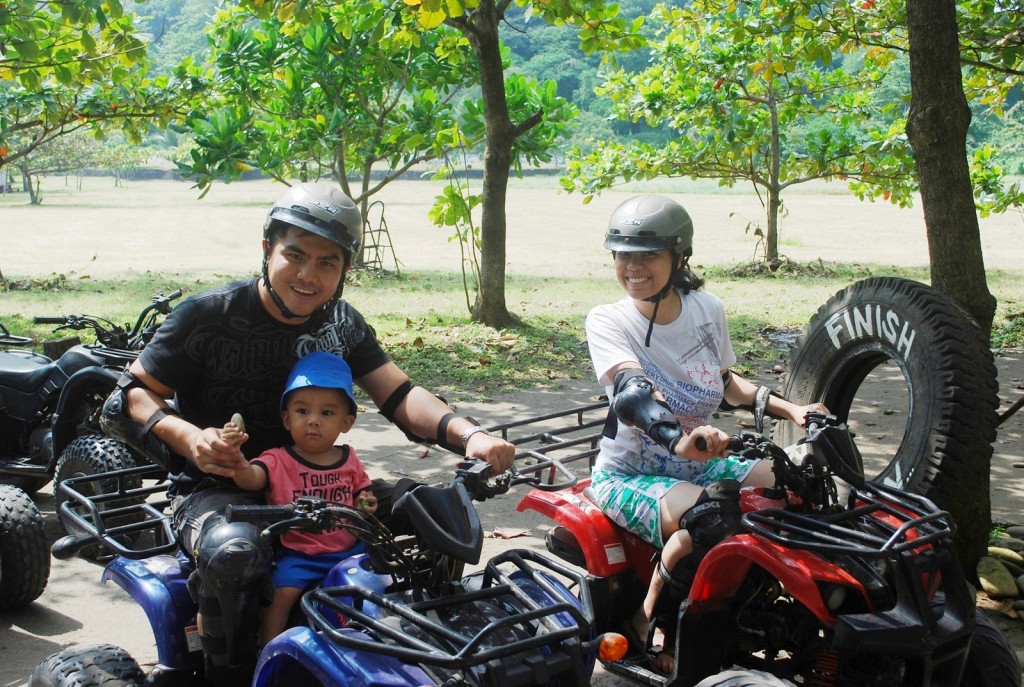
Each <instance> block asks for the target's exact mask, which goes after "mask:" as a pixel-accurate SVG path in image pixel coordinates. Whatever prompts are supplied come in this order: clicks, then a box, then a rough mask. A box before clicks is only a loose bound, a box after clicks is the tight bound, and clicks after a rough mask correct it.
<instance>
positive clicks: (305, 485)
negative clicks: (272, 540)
mask: <svg viewBox="0 0 1024 687" xmlns="http://www.w3.org/2000/svg"><path fill="white" fill-rule="evenodd" d="M340 448H341V459H340V460H338V462H337V463H335V464H334V465H328V466H321V465H313V464H312V463H310V462H308V461H306V460H305V459H303V458H302V456H300V455H299V454H298V453H295V452H294V451H292V450H291V449H290V448H272V449H270V450H269V451H265V452H264V453H262V454H260V455H259V456H258V457H257V458H255V459H253V461H252V462H253V463H255V464H256V465H259V466H261V467H262V468H263V469H264V470H266V472H267V489H266V496H267V503H269V504H273V505H284V504H288V503H291V502H292V501H294V500H295V499H296V498H298V497H299V496H316V497H318V498H322V499H325V500H327V501H333V502H335V503H342V504H344V505H347V506H351V505H353V497H354V496H355V495H356V494H358V493H359V492H361V491H363V490H364V489H369V488H370V477H369V476H368V475H367V474H366V470H365V469H364V468H363V464H362V463H361V462H359V458H358V457H357V456H356V452H355V449H353V448H352V447H351V446H348V445H345V446H341V447H340ZM356 541H357V539H356V536H355V535H354V534H352V533H350V532H348V531H346V530H342V529H336V530H330V531H328V532H321V533H319V534H314V533H312V532H300V531H298V530H288V531H287V532H285V533H284V534H282V535H281V544H282V546H285V547H286V548H289V549H292V550H293V551H299V552H301V553H306V554H313V555H315V554H319V553H334V552H338V551H346V550H348V549H351V548H352V547H353V546H355V543H356Z"/></svg>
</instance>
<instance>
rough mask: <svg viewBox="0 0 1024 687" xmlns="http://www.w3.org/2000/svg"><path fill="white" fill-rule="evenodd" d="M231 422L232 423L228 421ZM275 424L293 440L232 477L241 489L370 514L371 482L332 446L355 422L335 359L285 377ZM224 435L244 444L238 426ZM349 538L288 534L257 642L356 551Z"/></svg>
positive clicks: (313, 361) (321, 357) (346, 380)
mask: <svg viewBox="0 0 1024 687" xmlns="http://www.w3.org/2000/svg"><path fill="white" fill-rule="evenodd" d="M232 419H233V420H234V419H235V418H232ZM281 419H282V420H283V422H284V426H285V429H287V430H288V431H289V432H290V433H291V436H292V441H293V442H294V443H293V444H292V445H291V446H288V447H282V448H275V449H270V450H269V451H266V452H264V453H262V454H261V455H259V456H258V457H256V458H254V459H253V460H252V461H251V462H250V463H249V467H248V468H247V469H245V470H238V471H236V472H235V474H234V481H235V484H237V485H238V486H239V487H241V488H242V489H247V490H250V491H257V490H260V489H263V490H265V491H266V497H267V503H269V504H276V505H282V504H288V503H291V502H292V501H293V500H294V499H295V498H296V497H299V496H316V497H319V498H323V499H326V500H327V501H333V502H336V503H342V504H346V505H349V506H351V505H355V506H357V507H359V508H360V509H362V510H363V511H365V512H367V513H373V512H375V511H376V510H377V499H376V497H375V496H374V495H373V492H372V491H371V490H370V478H369V477H368V476H367V474H366V470H364V469H363V465H362V463H360V462H359V458H357V457H356V452H355V450H353V449H352V447H351V446H348V445H342V446H335V445H334V442H335V441H336V440H337V439H338V437H339V436H340V435H341V434H344V433H345V432H348V431H349V430H350V429H351V428H352V425H353V424H355V421H356V402H355V399H354V398H353V396H352V371H351V370H350V369H349V366H348V364H347V363H346V362H345V361H344V360H342V359H341V358H339V357H338V356H336V355H332V354H330V353H323V352H315V353H310V354H308V355H306V356H304V357H303V358H301V359H300V360H299V361H298V362H297V363H296V364H295V367H294V368H293V369H292V371H291V373H290V374H289V375H288V381H287V382H286V384H285V388H284V393H283V394H282V395H281ZM224 437H225V439H229V440H232V441H235V442H238V443H241V442H242V441H244V440H245V438H246V435H245V430H244V428H243V427H240V426H239V423H236V422H229V423H227V424H226V425H225V426H224ZM360 545H361V544H360V542H359V541H358V539H356V537H355V535H353V534H352V533H350V532H348V531H346V530H344V529H335V530H331V531H329V532H323V533H319V534H314V533H309V532H298V531H294V530H289V531H287V532H285V533H284V534H282V535H281V542H280V546H279V547H278V550H277V551H276V553H275V561H276V564H275V567H274V572H273V580H274V600H273V602H272V603H271V605H270V608H268V609H267V611H266V613H265V614H264V616H263V623H262V627H261V640H260V641H261V643H263V644H266V643H267V642H269V641H270V640H271V639H273V638H274V637H276V636H277V635H278V634H280V633H281V632H282V631H284V629H285V628H286V627H287V624H288V616H289V614H290V613H291V609H292V606H294V605H295V602H296V601H298V599H299V597H300V596H301V595H302V592H303V591H304V590H305V589H306V588H307V587H308V586H309V585H310V584H311V583H314V582H317V581H319V580H321V579H323V577H324V576H325V575H326V574H327V572H328V571H329V570H330V569H331V568H332V567H334V565H335V564H336V563H338V562H339V561H341V560H343V559H344V558H347V557H348V556H350V555H352V553H354V551H353V549H356V550H357V551H358V546H360Z"/></svg>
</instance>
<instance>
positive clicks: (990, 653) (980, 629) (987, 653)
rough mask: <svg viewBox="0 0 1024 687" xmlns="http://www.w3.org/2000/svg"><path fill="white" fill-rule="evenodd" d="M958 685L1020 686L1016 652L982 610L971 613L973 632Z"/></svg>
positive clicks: (964, 686) (985, 686) (984, 686)
mask: <svg viewBox="0 0 1024 687" xmlns="http://www.w3.org/2000/svg"><path fill="white" fill-rule="evenodd" d="M960 685H961V687H1020V664H1019V663H1017V652H1016V651H1014V649H1013V647H1012V646H1010V642H1009V640H1007V639H1006V635H1004V634H1003V632H1002V630H1000V629H999V626H998V625H996V624H995V622H994V621H993V620H992V619H991V618H989V617H988V616H987V615H985V614H984V613H983V612H982V611H976V612H975V614H974V635H973V636H972V637H971V648H970V650H969V651H968V653H967V665H966V666H965V667H964V677H963V680H961V681H960Z"/></svg>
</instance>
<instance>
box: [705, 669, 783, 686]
mask: <svg viewBox="0 0 1024 687" xmlns="http://www.w3.org/2000/svg"><path fill="white" fill-rule="evenodd" d="M696 687H793V683H792V682H789V681H788V680H783V679H781V678H777V677H775V676H774V675H772V674H771V673H765V672H762V671H760V670H727V671H725V672H724V673H719V674H718V675H711V676H710V677H706V678H704V679H703V680H701V681H700V682H698V683H697V685H696Z"/></svg>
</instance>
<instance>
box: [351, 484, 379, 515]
mask: <svg viewBox="0 0 1024 687" xmlns="http://www.w3.org/2000/svg"><path fill="white" fill-rule="evenodd" d="M355 502H356V508H358V509H359V510H361V511H363V512H364V513H369V514H370V515H373V514H374V513H376V512H377V497H376V496H375V495H374V493H373V492H372V491H370V490H369V489H364V490H362V491H361V492H359V493H358V494H356V498H355Z"/></svg>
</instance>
